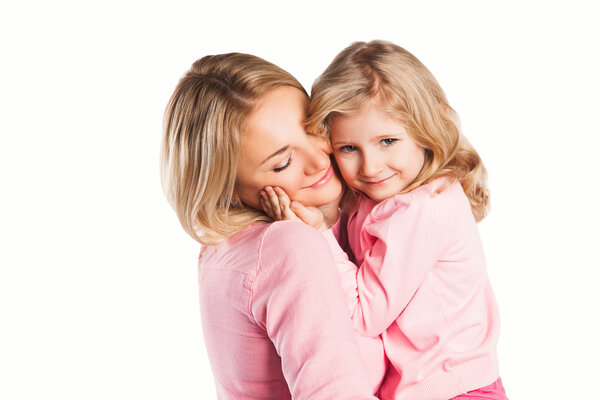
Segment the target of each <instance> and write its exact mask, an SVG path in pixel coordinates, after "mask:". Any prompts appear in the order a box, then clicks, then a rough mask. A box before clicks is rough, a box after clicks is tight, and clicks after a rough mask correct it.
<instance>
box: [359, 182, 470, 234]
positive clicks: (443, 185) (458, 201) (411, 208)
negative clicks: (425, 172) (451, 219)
mask: <svg viewBox="0 0 600 400" xmlns="http://www.w3.org/2000/svg"><path fill="white" fill-rule="evenodd" d="M465 205H466V206H467V207H468V206H469V201H468V199H467V197H466V196H465V194H464V192H463V190H462V186H461V185H460V183H458V182H456V181H453V180H451V179H449V178H446V177H441V178H437V179H435V180H433V181H431V182H429V183H427V184H425V185H422V186H419V187H418V188H416V189H415V190H412V191H410V192H408V193H401V194H398V195H396V196H393V197H390V198H389V199H386V200H384V201H381V202H379V203H376V202H374V201H373V200H371V199H369V198H368V197H366V196H364V195H363V196H361V198H360V199H359V204H358V210H357V212H358V213H363V214H367V213H368V216H367V217H366V220H368V221H369V222H370V223H376V222H378V221H382V220H386V219H390V218H392V217H394V218H395V219H402V218H405V217H409V216H414V215H428V216H431V217H433V218H434V219H446V218H445V217H446V216H450V215H452V214H453V213H455V212H456V211H457V210H458V209H461V208H464V207H465Z"/></svg>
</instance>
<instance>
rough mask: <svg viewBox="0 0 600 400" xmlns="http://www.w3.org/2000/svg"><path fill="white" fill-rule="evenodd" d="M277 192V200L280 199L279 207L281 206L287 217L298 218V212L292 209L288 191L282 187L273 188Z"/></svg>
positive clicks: (283, 213)
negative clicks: (295, 212)
mask: <svg viewBox="0 0 600 400" xmlns="http://www.w3.org/2000/svg"><path fill="white" fill-rule="evenodd" d="M273 190H274V191H275V194H277V200H278V201H279V207H280V208H281V214H282V215H283V216H284V218H285V219H298V218H297V217H296V214H294V212H293V211H292V210H291V209H290V198H289V197H288V195H287V193H285V191H284V190H283V189H281V188H280V187H275V188H273Z"/></svg>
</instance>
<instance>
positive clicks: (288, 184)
mask: <svg viewBox="0 0 600 400" xmlns="http://www.w3.org/2000/svg"><path fill="white" fill-rule="evenodd" d="M279 187H280V188H282V189H283V190H284V191H285V192H286V193H287V195H288V197H289V198H290V199H292V200H296V198H295V196H296V194H297V193H298V191H299V190H300V189H301V188H302V176H300V174H299V173H297V172H296V173H292V174H289V175H288V176H286V177H285V179H283V180H282V182H281V184H280V185H279Z"/></svg>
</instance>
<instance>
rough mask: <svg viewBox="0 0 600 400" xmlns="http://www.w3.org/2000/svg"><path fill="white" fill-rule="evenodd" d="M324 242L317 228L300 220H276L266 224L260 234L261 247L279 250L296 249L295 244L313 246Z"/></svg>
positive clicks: (289, 250)
mask: <svg viewBox="0 0 600 400" xmlns="http://www.w3.org/2000/svg"><path fill="white" fill-rule="evenodd" d="M320 243H323V244H324V243H325V238H324V237H323V235H322V234H321V232H319V231H318V230H317V229H315V228H313V227H311V226H308V225H306V224H305V223H303V222H300V221H276V222H273V223H271V224H269V225H268V227H267V228H266V229H265V230H264V232H263V234H262V240H261V249H265V248H277V249H278V250H279V251H280V252H291V251H297V250H298V248H297V246H296V247H294V245H301V247H307V246H309V247H310V246H313V245H315V244H320Z"/></svg>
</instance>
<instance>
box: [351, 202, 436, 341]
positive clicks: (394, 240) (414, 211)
mask: <svg viewBox="0 0 600 400" xmlns="http://www.w3.org/2000/svg"><path fill="white" fill-rule="evenodd" d="M351 229H352V230H354V229H360V235H361V236H360V243H361V247H362V249H363V261H362V264H361V265H360V267H359V270H358V273H357V275H356V283H355V284H356V287H357V291H358V296H357V298H356V302H355V305H354V307H353V313H352V321H353V323H354V329H356V331H358V332H359V333H361V334H362V335H366V336H377V335H380V334H381V333H383V332H384V331H385V330H386V329H387V328H388V327H389V326H390V325H391V324H392V323H393V322H394V321H395V320H396V319H397V318H398V317H399V316H400V314H401V313H402V311H403V310H404V308H405V307H406V306H407V305H408V303H409V302H410V300H411V299H412V297H413V296H414V294H415V293H416V291H417V290H418V289H419V286H420V285H421V284H422V282H423V281H424V280H425V277H426V276H427V274H428V273H429V272H430V271H431V270H432V269H433V267H434V266H435V265H436V264H437V262H438V260H439V258H440V255H441V248H442V237H443V233H442V231H441V229H440V228H439V225H438V223H437V222H436V221H435V220H434V219H433V217H431V215H429V214H428V213H427V212H426V211H425V210H424V208H423V207H422V204H419V203H416V204H415V203H411V204H402V205H400V207H399V208H398V209H396V210H395V211H394V212H393V213H391V214H390V215H389V216H387V217H385V218H383V219H382V220H380V221H379V222H377V223H373V224H366V225H365V226H363V227H352V228H351ZM349 234H353V232H349ZM343 285H344V286H348V285H349V284H348V283H343Z"/></svg>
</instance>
